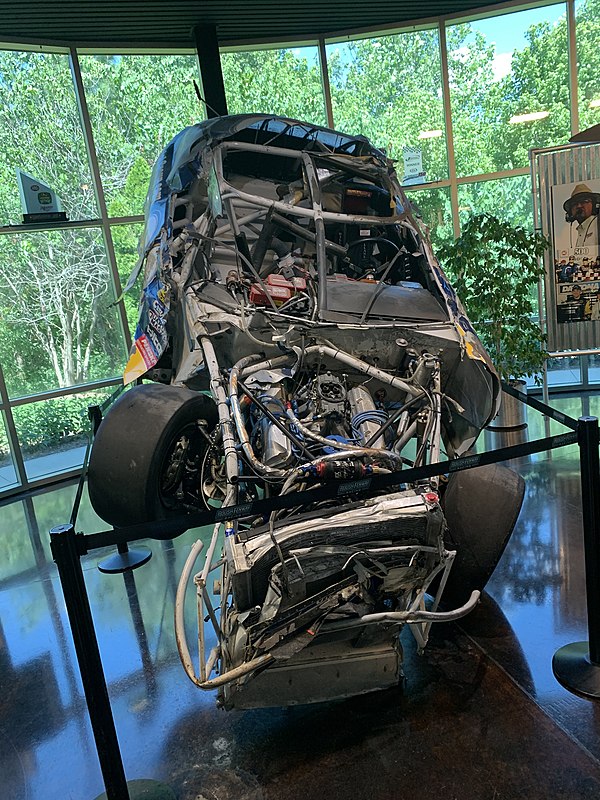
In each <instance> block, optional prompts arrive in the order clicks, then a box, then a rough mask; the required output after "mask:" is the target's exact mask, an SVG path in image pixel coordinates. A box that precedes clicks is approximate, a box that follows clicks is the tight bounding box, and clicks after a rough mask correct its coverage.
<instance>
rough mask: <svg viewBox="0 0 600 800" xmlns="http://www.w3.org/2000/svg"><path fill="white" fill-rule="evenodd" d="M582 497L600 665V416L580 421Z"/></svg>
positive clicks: (595, 660)
mask: <svg viewBox="0 0 600 800" xmlns="http://www.w3.org/2000/svg"><path fill="white" fill-rule="evenodd" d="M579 425H580V428H579V447H580V460H581V500H582V509H583V536H584V548H585V587H586V592H587V612H588V634H589V645H590V662H591V663H592V664H597V665H598V666H600V454H599V452H598V446H599V444H600V440H599V435H598V419H597V418H596V417H581V418H580V420H579Z"/></svg>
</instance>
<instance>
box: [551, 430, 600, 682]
mask: <svg viewBox="0 0 600 800" xmlns="http://www.w3.org/2000/svg"><path fill="white" fill-rule="evenodd" d="M577 440H578V444H579V463H580V470H581V505H582V513H583V541H584V554H585V587H586V600H587V613H588V641H587V642H573V643H572V644H568V645H565V646H564V647H561V648H560V650H557V652H556V653H555V654H554V658H553V660H552V669H553V671H554V675H555V677H556V679H557V680H558V681H559V682H560V683H562V685H563V686H565V687H566V688H567V689H569V690H571V691H573V692H578V693H579V694H584V695H587V696H589V697H600V453H599V446H600V437H599V431H598V418H597V417H580V418H579V422H578V426H577Z"/></svg>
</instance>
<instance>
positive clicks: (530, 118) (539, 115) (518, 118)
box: [508, 111, 550, 125]
mask: <svg viewBox="0 0 600 800" xmlns="http://www.w3.org/2000/svg"><path fill="white" fill-rule="evenodd" d="M549 116H550V112H549V111H532V112H531V114H515V116H514V117H511V118H510V119H509V120H508V121H509V122H510V123H511V124H512V125H514V124H516V123H519V122H535V120H536V119H545V118H546V117H549Z"/></svg>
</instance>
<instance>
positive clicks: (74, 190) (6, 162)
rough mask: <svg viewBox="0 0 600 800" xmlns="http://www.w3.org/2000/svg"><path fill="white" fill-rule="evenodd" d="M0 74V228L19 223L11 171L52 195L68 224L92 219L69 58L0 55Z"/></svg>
mask: <svg viewBox="0 0 600 800" xmlns="http://www.w3.org/2000/svg"><path fill="white" fill-rule="evenodd" d="M0 75H1V76H2V78H1V80H0V224H2V225H8V224H19V223H21V222H22V221H23V218H22V215H23V209H22V207H21V200H20V189H19V182H18V180H17V170H21V171H22V172H24V173H25V174H26V176H27V178H28V179H29V178H30V179H33V180H25V182H26V184H27V187H38V188H43V187H48V188H49V189H51V190H52V191H54V192H55V193H56V195H57V197H58V200H59V201H60V203H61V206H62V210H63V211H64V212H65V213H66V215H67V217H68V218H69V219H70V220H83V219H91V218H97V217H98V209H97V207H96V202H95V199H94V193H93V191H92V178H91V172H90V165H89V161H88V156H87V151H86V147H85V140H84V136H83V130H82V127H81V121H80V117H79V111H78V108H77V101H76V98H75V91H74V88H73V81H72V78H71V71H70V66H69V57H68V56H67V55H63V54H58V53H40V52H35V53H34V52H22V51H11V50H5V51H0ZM42 184H43V186H41V185H42ZM35 191H36V193H37V189H36V190H35ZM39 194H40V195H41V193H39ZM44 194H45V193H44ZM40 202H41V201H40Z"/></svg>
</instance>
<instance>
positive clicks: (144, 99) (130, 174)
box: [79, 55, 205, 217]
mask: <svg viewBox="0 0 600 800" xmlns="http://www.w3.org/2000/svg"><path fill="white" fill-rule="evenodd" d="M79 63H80V66H81V76H82V79H83V84H84V87H85V96H86V102H87V106H88V110H89V114H90V120H91V123H92V128H93V133H94V145H95V148H96V154H97V156H98V164H99V167H100V174H101V176H102V186H103V189H104V195H105V198H106V207H107V211H108V215H109V216H110V217H123V216H128V215H132V214H142V213H143V210H144V200H145V198H146V191H147V189H148V180H149V178H150V172H151V169H152V165H153V164H154V161H155V160H156V157H157V155H158V154H159V153H160V151H161V150H162V149H163V148H164V147H165V145H166V144H167V143H168V142H169V141H170V140H171V139H172V138H173V136H175V134H176V133H179V131H180V130H181V129H182V128H185V127H186V126H187V125H193V124H194V123H196V122H200V121H201V120H202V119H204V116H205V115H204V106H203V105H202V104H201V103H200V101H199V100H198V98H197V96H196V91H195V89H194V83H193V82H194V80H196V81H198V78H199V74H198V60H197V58H196V56H195V55H189V56H185V55H184V56H178V55H160V56H155V55H95V56H81V57H80V61H79Z"/></svg>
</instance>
